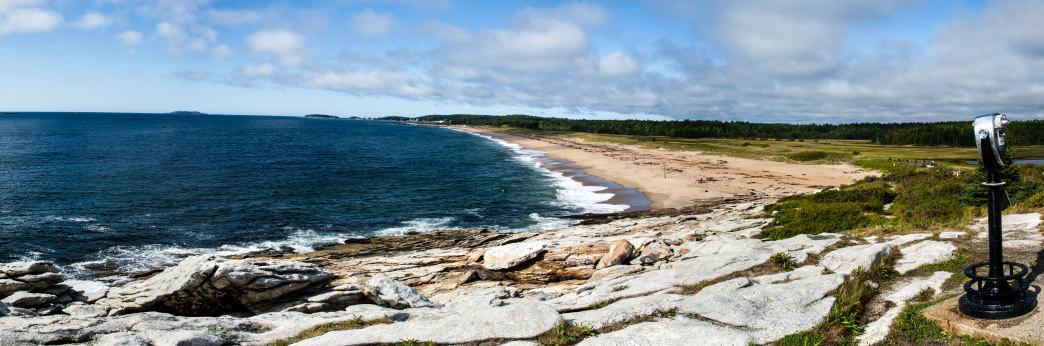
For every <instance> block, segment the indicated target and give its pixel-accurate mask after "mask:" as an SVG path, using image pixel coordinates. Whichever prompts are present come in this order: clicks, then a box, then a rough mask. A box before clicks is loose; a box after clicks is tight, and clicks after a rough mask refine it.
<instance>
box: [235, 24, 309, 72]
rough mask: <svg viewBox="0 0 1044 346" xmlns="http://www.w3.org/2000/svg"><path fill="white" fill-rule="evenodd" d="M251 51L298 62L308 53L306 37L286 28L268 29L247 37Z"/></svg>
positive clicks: (289, 62) (283, 60) (280, 59)
mask: <svg viewBox="0 0 1044 346" xmlns="http://www.w3.org/2000/svg"><path fill="white" fill-rule="evenodd" d="M246 43H247V45H248V46H249V47H250V51H251V52H255V53H269V54H272V55H274V56H275V57H276V58H277V59H278V60H279V61H280V62H283V63H286V64H292V65H294V64H298V63H300V62H301V61H302V60H304V58H305V56H306V55H308V48H307V47H306V46H305V44H304V37H302V36H301V35H298V34H297V33H294V32H293V31H290V30H286V29H267V30H261V31H258V32H255V33H253V34H251V35H250V36H248V37H247V38H246Z"/></svg>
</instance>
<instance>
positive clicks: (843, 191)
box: [763, 160, 1044, 239]
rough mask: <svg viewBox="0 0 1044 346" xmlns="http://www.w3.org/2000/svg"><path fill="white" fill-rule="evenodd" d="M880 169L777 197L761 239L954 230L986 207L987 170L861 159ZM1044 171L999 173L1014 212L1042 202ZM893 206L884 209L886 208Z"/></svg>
mask: <svg viewBox="0 0 1044 346" xmlns="http://www.w3.org/2000/svg"><path fill="white" fill-rule="evenodd" d="M861 163H865V164H866V165H867V166H870V167H874V168H878V169H881V170H882V171H884V172H885V174H884V175H883V176H882V177H878V178H874V177H871V178H867V179H864V180H862V181H859V182H856V183H855V184H852V185H848V186H842V187H840V188H838V189H831V190H826V191H821V192H818V193H815V194H809V195H793V196H788V197H784V198H781V199H780V200H779V201H777V202H776V203H775V204H770V205H768V206H766V207H765V212H766V214H767V215H770V216H771V217H773V221H772V223H771V224H769V227H767V228H766V230H765V231H764V233H763V235H764V236H765V237H767V238H771V239H784V238H789V237H792V236H795V235H798V234H818V233H823V232H841V231H846V230H855V229H864V228H869V227H891V228H900V229H910V228H918V229H931V228H936V227H941V226H956V225H959V224H963V223H965V222H967V221H968V220H969V219H970V218H972V217H977V216H981V215H982V213H983V206H984V205H985V204H986V195H987V191H986V188H985V187H983V186H982V182H983V181H985V180H986V177H985V171H983V169H982V168H981V167H980V168H978V169H973V168H971V167H967V166H961V165H956V166H954V165H946V164H940V165H936V166H933V167H921V166H919V165H916V164H912V163H906V162H891V164H883V162H881V161H876V160H869V161H862V162H861ZM1042 170H1044V168H1042V167H1041V166H1037V165H1010V166H1007V167H1006V168H1005V169H1004V170H1003V171H1002V174H1001V179H1002V180H1004V181H1006V182H1008V185H1007V187H1006V190H1007V191H1008V195H1009V197H1010V198H1011V201H1012V203H1015V207H1014V208H1013V210H1026V209H1035V208H1041V207H1044V206H1041V205H1040V204H1044V196H1042V193H1044V172H1042ZM887 204H893V205H892V206H891V207H890V208H889V209H888V210H885V208H884V206H885V205H887Z"/></svg>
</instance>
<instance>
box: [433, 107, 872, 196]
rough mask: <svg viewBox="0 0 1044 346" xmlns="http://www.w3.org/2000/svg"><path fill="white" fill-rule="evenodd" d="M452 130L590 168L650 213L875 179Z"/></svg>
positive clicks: (851, 170) (849, 168) (820, 168)
mask: <svg viewBox="0 0 1044 346" xmlns="http://www.w3.org/2000/svg"><path fill="white" fill-rule="evenodd" d="M450 128H453V129H457V130H462V131H467V132H471V133H476V134H481V135H485V136H490V137H494V138H497V139H500V140H503V141H506V142H509V143H514V144H517V145H520V146H522V147H524V148H526V149H530V150H537V151H540V152H543V153H545V155H546V156H547V157H548V158H551V159H561V160H565V161H568V162H571V163H573V164H574V165H576V166H579V167H585V168H586V169H584V171H583V173H585V174H587V175H590V176H594V177H599V178H601V179H605V180H607V181H611V182H613V183H616V184H619V185H620V186H622V187H624V188H633V189H635V191H637V192H639V193H641V194H643V195H645V196H646V197H647V198H648V199H649V200H650V201H651V204H650V205H649V207H650V209H665V208H682V207H688V206H693V205H699V204H708V203H715V202H719V201H724V200H728V199H732V198H735V197H737V196H748V197H750V198H752V199H765V200H770V199H777V198H780V197H783V196H787V195H792V194H798V193H809V192H815V191H818V190H822V189H824V188H827V187H830V186H840V185H845V184H851V183H853V182H855V181H858V180H859V179H862V178H864V177H867V176H871V175H874V173H870V172H863V171H860V169H859V168H858V167H856V166H854V165H851V164H837V165H804V164H794V163H785V162H776V161H766V160H752V159H743V158H735V157H723V156H715V155H708V154H703V153H699V152H673V151H667V150H662V149H643V148H638V147H635V146H625V145H619V144H612V143H587V142H584V141H582V140H578V139H571V138H559V137H543V136H531V135H520V134H514V133H509V132H504V131H496V130H492V129H486V128H477V127H467V126H452V127H450ZM701 179H702V182H701Z"/></svg>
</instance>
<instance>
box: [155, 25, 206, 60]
mask: <svg viewBox="0 0 1044 346" xmlns="http://www.w3.org/2000/svg"><path fill="white" fill-rule="evenodd" d="M217 35H218V33H217V31H215V30H214V29H212V28H209V27H205V26H196V27H193V28H192V30H191V33H190V32H189V31H187V30H185V28H183V27H182V26H181V25H179V24H174V23H171V22H160V23H157V24H156V37H159V38H162V39H164V40H166V41H167V51H168V52H171V53H174V54H181V53H184V52H185V51H194V52H197V53H203V52H206V51H207V49H208V48H209V47H210V45H212V44H215V43H217Z"/></svg>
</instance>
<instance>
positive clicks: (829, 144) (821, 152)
mask: <svg viewBox="0 0 1044 346" xmlns="http://www.w3.org/2000/svg"><path fill="white" fill-rule="evenodd" d="M490 129H493V130H497V131H506V132H511V133H518V134H528V135H539V136H555V137H568V138H577V139H583V140H584V141H588V142H608V143H617V144H626V145H636V146H639V147H642V148H646V149H666V150H685V151H699V152H704V153H707V154H713V155H723V156H733V157H740V158H749V159H767V160H777V161H793V162H809V163H836V162H851V163H855V162H858V161H873V160H929V161H953V162H951V164H962V163H963V161H966V160H976V159H978V152H977V151H976V149H975V148H954V147H949V146H914V145H882V144H875V143H872V142H871V141H868V140H843V139H841V140H833V139H832V140H825V139H818V140H811V139H810V140H802V139H798V140H775V139H758V138H752V139H723V138H698V139H694V138H674V137H662V136H629V135H611V134H597V133H585V132H570V131H552V130H533V129H521V128H513V127H498V128H490ZM1014 148H1015V151H1014V157H1015V158H1024V157H1044V146H1041V145H1036V146H1015V147H1014ZM968 166H973V165H971V164H969V165H968Z"/></svg>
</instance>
